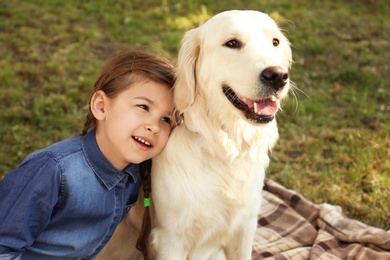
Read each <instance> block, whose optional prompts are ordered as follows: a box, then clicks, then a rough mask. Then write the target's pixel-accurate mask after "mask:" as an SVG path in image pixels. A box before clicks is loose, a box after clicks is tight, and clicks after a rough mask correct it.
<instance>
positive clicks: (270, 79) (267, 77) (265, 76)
mask: <svg viewBox="0 0 390 260" xmlns="http://www.w3.org/2000/svg"><path fill="white" fill-rule="evenodd" d="M260 80H261V82H262V83H263V84H264V85H266V86H270V87H272V88H273V89H275V90H279V89H280V88H282V87H284V85H286V84H287V80H288V72H287V71H286V70H285V69H283V68H282V67H278V66H275V67H268V68H266V69H264V70H263V71H262V72H261V74H260Z"/></svg>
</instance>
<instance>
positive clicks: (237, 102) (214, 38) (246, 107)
mask: <svg viewBox="0 0 390 260" xmlns="http://www.w3.org/2000/svg"><path fill="white" fill-rule="evenodd" d="M291 63H292V54H291V48H290V43H289V41H288V40H287V39H286V37H285V36H284V35H283V34H282V33H281V31H280V30H279V28H278V27H277V25H276V23H275V22H274V21H273V20H272V19H271V18H270V17H269V16H268V15H266V14H264V13H261V12H257V11H237V10H233V11H226V12H222V13H220V14H218V15H216V16H214V17H212V18H211V19H210V20H209V21H207V22H206V23H205V24H203V25H201V26H200V27H198V28H196V29H193V30H190V31H188V32H187V33H186V34H185V36H184V38H183V40H182V46H181V48H180V51H179V55H178V65H177V83H176V86H175V103H176V105H177V108H178V109H179V110H180V111H183V112H184V113H185V111H186V110H187V109H189V108H191V107H192V106H193V105H194V104H196V103H197V102H201V103H202V104H203V105H206V106H207V108H204V109H205V110H207V113H215V115H214V116H217V117H218V118H223V117H232V115H237V116H238V118H241V119H244V120H245V121H246V122H250V123H251V124H254V125H259V124H266V123H269V122H271V121H273V120H274V117H275V114H276V112H277V111H278V109H279V106H280V101H281V100H282V99H284V98H285V97H286V96H287V93H288V91H289V85H290V81H289V74H288V70H289V67H290V65H291ZM197 99H200V100H197Z"/></svg>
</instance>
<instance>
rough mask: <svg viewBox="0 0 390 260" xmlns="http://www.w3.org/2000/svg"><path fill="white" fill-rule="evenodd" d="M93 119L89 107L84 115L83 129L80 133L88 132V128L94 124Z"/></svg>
mask: <svg viewBox="0 0 390 260" xmlns="http://www.w3.org/2000/svg"><path fill="white" fill-rule="evenodd" d="M95 121H96V119H95V118H94V117H93V115H92V112H91V109H89V112H88V114H87V116H86V117H85V122H84V128H83V131H81V135H86V134H87V133H88V130H89V129H91V128H92V127H93V126H94V125H95Z"/></svg>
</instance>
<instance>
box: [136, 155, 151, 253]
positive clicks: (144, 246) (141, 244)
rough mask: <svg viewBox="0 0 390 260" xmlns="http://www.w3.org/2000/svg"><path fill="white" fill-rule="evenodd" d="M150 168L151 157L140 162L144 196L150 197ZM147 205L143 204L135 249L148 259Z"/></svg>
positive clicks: (149, 226)
mask: <svg viewBox="0 0 390 260" xmlns="http://www.w3.org/2000/svg"><path fill="white" fill-rule="evenodd" d="M151 169H152V159H149V160H146V161H144V162H142V163H141V164H140V173H141V177H142V185H143V191H144V198H147V199H149V198H150V192H151V190H152V182H151V175H150V173H151ZM149 207H150V206H149V205H145V211H144V217H143V220H142V228H141V232H140V235H139V237H138V240H137V249H138V250H139V251H141V252H142V255H143V257H144V260H149V259H150V257H149V250H148V242H149V235H150V232H151V229H152V224H151V219H150V209H149Z"/></svg>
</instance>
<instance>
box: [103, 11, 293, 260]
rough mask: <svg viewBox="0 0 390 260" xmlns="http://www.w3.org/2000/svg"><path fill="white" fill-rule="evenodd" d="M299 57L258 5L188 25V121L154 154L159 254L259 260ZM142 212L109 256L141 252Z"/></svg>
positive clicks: (183, 85) (178, 89)
mask: <svg viewBox="0 0 390 260" xmlns="http://www.w3.org/2000/svg"><path fill="white" fill-rule="evenodd" d="M291 63H292V52H291V47H290V43H289V41H288V39H287V38H286V37H285V36H284V35H283V34H282V32H281V30H280V29H279V28H278V26H277V24H276V23H275V22H274V20H273V19H271V18H270V17H269V16H268V15H267V14H264V13H261V12H258V11H252V10H231V11H225V12H222V13H219V14H217V15H215V16H214V17H212V18H211V19H210V20H208V21H207V22H206V23H204V24H203V25H201V26H199V27H197V28H195V29H192V30H190V31H188V32H186V33H185V35H184V37H183V39H182V44H181V47H180V50H179V54H178V60H177V70H176V84H175V87H174V102H175V105H176V107H177V109H178V110H179V111H180V112H181V113H182V115H183V118H184V120H183V123H182V124H181V125H180V126H178V127H176V128H175V129H174V130H173V132H172V134H171V137H170V138H169V141H168V143H167V145H166V147H165V149H164V151H163V152H162V153H161V154H160V155H158V156H157V157H155V158H154V159H153V167H152V204H153V207H154V210H155V215H154V218H153V219H154V221H153V223H154V228H153V230H152V234H151V244H152V247H153V249H154V252H155V256H154V258H155V259H169V260H185V259H202V260H203V259H228V260H237V259H240V260H243V259H251V253H252V243H253V238H254V234H255V231H256V228H257V218H258V214H259V212H260V208H261V189H262V187H263V180H264V175H265V169H266V167H267V166H268V164H269V157H268V152H269V151H270V150H271V149H272V148H273V146H274V145H275V143H276V141H277V139H278V129H277V124H276V120H275V117H276V114H277V112H278V110H279V109H280V105H281V103H282V101H283V100H285V99H286V97H287V95H288V93H289V91H290V90H291V86H290V85H291V82H290V77H289V69H290V66H291ZM139 201H141V200H139ZM138 210H140V211H142V206H136V207H134V208H133V209H131V211H130V215H129V217H127V219H125V221H124V223H122V224H121V226H120V227H119V228H118V229H119V230H117V233H120V234H122V237H120V236H116V238H115V235H114V238H113V240H112V241H110V242H109V245H108V247H109V249H105V250H104V252H103V254H102V255H105V256H108V255H110V254H111V255H110V256H111V259H113V256H114V255H117V256H121V257H123V258H126V257H128V258H130V259H131V258H133V259H137V258H136V256H135V255H134V254H135V253H134V251H132V250H135V248H131V243H133V244H134V243H135V242H130V240H131V239H134V237H135V238H136V237H137V234H135V233H136V231H135V229H137V228H136V227H137V226H140V220H139V218H140V216H142V214H136V212H137V211H138ZM137 216H138V220H137ZM128 227H133V231H124V230H126V229H128ZM128 230H129V229H128ZM110 247H111V249H110ZM130 251H132V252H130ZM108 252H110V253H108ZM125 256H126V257H125ZM118 258H119V257H118ZM138 259H139V258H138Z"/></svg>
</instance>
